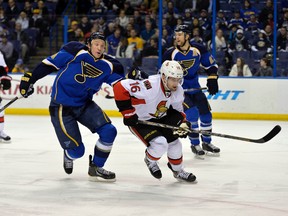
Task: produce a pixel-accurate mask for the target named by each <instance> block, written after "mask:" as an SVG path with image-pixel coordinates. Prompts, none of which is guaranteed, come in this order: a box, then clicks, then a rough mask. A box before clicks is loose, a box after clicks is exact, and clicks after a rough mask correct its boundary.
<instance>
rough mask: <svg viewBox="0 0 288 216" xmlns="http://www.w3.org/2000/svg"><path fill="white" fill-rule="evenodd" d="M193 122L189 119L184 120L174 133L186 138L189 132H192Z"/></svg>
mask: <svg viewBox="0 0 288 216" xmlns="http://www.w3.org/2000/svg"><path fill="white" fill-rule="evenodd" d="M190 127H191V123H190V122H188V121H185V122H182V123H181V125H180V127H179V129H178V130H174V131H173V134H174V135H176V136H178V137H180V138H186V137H187V136H188V134H189V133H190V132H189V130H190Z"/></svg>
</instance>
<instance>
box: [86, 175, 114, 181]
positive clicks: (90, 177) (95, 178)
mask: <svg viewBox="0 0 288 216" xmlns="http://www.w3.org/2000/svg"><path fill="white" fill-rule="evenodd" d="M88 179H89V181H92V182H115V181H116V178H114V179H104V178H101V177H99V176H89V178H88Z"/></svg>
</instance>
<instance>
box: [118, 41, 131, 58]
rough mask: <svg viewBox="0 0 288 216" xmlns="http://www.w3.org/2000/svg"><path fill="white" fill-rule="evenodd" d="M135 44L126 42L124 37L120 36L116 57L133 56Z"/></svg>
mask: <svg viewBox="0 0 288 216" xmlns="http://www.w3.org/2000/svg"><path fill="white" fill-rule="evenodd" d="M134 49H135V44H128V40H127V38H126V37H122V38H121V41H120V43H119V46H118V47H117V50H116V58H133V53H134Z"/></svg>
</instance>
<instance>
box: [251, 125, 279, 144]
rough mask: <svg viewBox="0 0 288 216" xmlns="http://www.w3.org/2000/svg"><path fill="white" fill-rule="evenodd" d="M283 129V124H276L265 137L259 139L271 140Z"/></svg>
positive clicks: (261, 140)
mask: <svg viewBox="0 0 288 216" xmlns="http://www.w3.org/2000/svg"><path fill="white" fill-rule="evenodd" d="M280 131H281V126H280V125H276V126H275V127H274V128H273V129H272V130H271V131H270V132H269V133H268V134H267V135H266V136H264V137H263V138H261V139H259V140H257V141H258V143H265V142H268V141H269V140H271V139H272V138H273V137H275V136H276V135H277V134H278V133H279V132H280Z"/></svg>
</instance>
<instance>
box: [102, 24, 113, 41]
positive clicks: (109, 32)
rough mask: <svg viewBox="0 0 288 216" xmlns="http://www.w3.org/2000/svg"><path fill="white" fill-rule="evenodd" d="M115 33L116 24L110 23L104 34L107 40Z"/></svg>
mask: <svg viewBox="0 0 288 216" xmlns="http://www.w3.org/2000/svg"><path fill="white" fill-rule="evenodd" d="M114 32H115V23H114V22H109V23H108V24H107V27H106V28H105V30H104V32H103V34H104V36H105V37H106V38H107V37H109V36H110V35H113V33H114Z"/></svg>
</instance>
